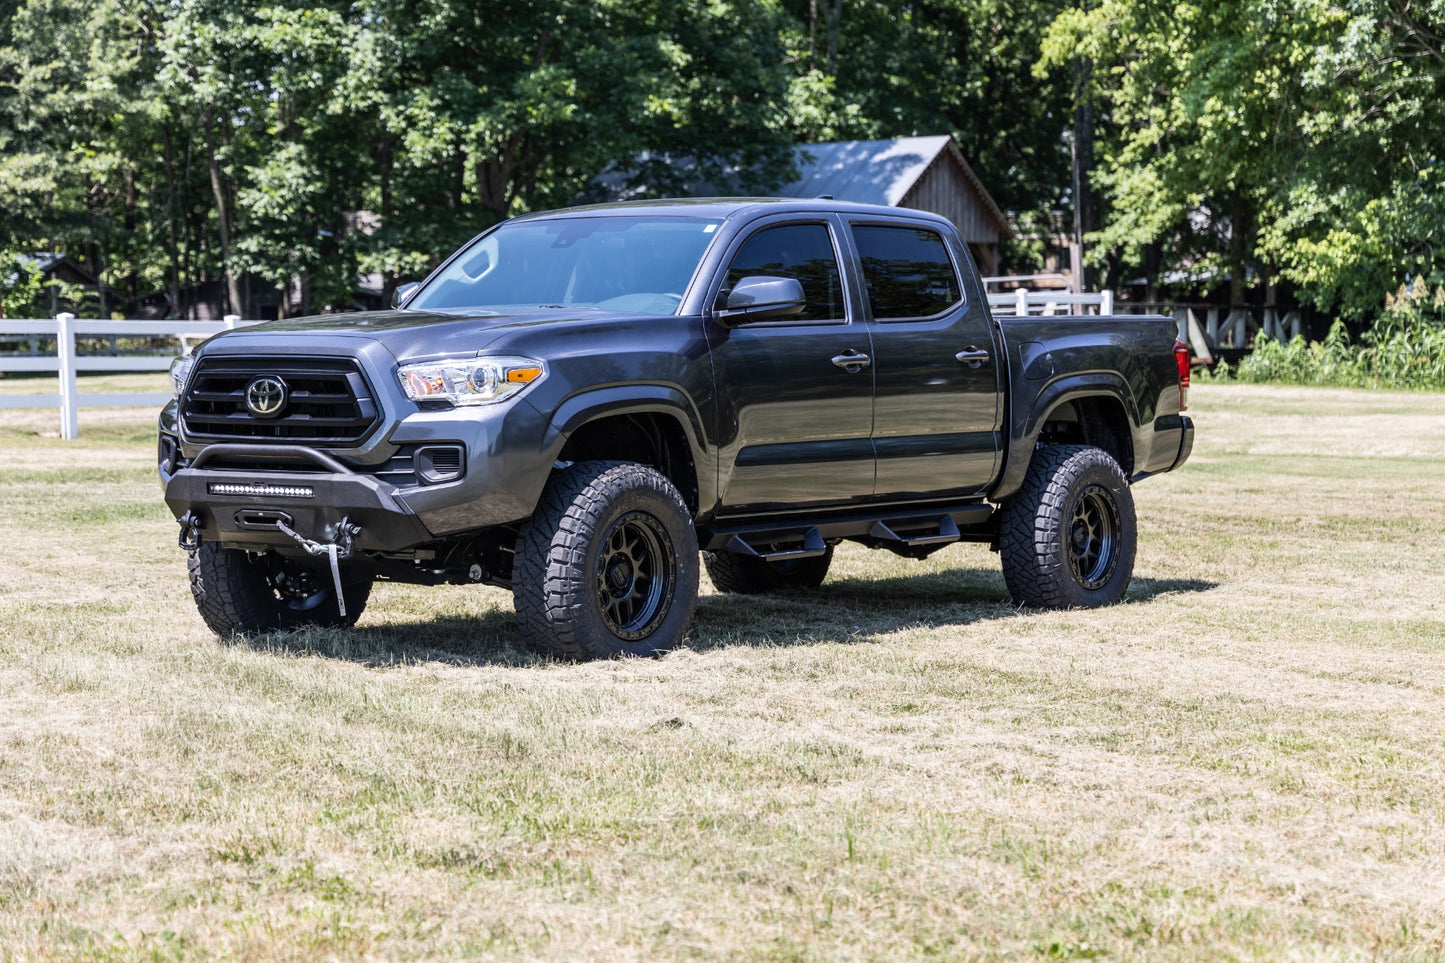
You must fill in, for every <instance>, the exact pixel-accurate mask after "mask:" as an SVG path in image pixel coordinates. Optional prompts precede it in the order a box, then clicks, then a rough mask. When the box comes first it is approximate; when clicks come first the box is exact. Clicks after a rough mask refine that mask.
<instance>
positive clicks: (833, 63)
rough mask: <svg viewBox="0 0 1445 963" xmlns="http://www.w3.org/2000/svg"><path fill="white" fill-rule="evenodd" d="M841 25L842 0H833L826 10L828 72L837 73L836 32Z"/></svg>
mask: <svg viewBox="0 0 1445 963" xmlns="http://www.w3.org/2000/svg"><path fill="white" fill-rule="evenodd" d="M842 26H843V0H834V2H833V6H832V7H831V8H830V9H829V10H828V73H829V74H831V75H833V76H835V77H836V76H837V75H838V33H839V31H840V30H841V29H842Z"/></svg>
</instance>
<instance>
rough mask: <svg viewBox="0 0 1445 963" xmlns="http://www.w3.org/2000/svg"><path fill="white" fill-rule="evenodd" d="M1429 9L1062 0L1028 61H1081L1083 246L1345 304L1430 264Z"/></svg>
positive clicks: (1378, 1) (1238, 292) (1248, 1)
mask: <svg viewBox="0 0 1445 963" xmlns="http://www.w3.org/2000/svg"><path fill="white" fill-rule="evenodd" d="M1442 14H1445V5H1442V4H1441V3H1440V2H1439V0H1433V2H1430V3H1420V2H1413V0H1351V2H1349V3H1347V4H1345V5H1340V4H1338V3H1335V2H1332V0H1218V2H1210V3H1202V2H1195V0H1187V2H1177V3H1173V4H1170V5H1168V6H1167V7H1164V6H1159V5H1157V4H1153V3H1147V2H1143V0H1099V2H1096V3H1093V4H1091V5H1090V6H1088V8H1087V9H1084V8H1078V9H1073V10H1068V11H1065V12H1064V13H1063V14H1061V15H1060V16H1059V17H1058V18H1057V19H1056V20H1055V21H1054V23H1053V25H1052V26H1051V28H1050V30H1049V32H1048V36H1047V38H1046V40H1045V44H1044V52H1045V61H1044V62H1045V63H1046V64H1051V65H1054V66H1058V65H1061V64H1063V63H1064V62H1066V61H1067V60H1068V59H1069V58H1072V57H1074V56H1078V55H1080V54H1082V55H1084V56H1088V57H1091V58H1093V60H1094V61H1095V63H1096V64H1097V65H1098V66H1097V69H1096V70H1095V73H1094V84H1093V86H1092V89H1091V90H1090V91H1088V93H1087V95H1088V96H1090V97H1094V98H1097V101H1098V102H1099V104H1100V105H1101V108H1102V112H1103V114H1104V117H1105V124H1104V130H1105V136H1104V139H1103V142H1102V150H1101V154H1100V162H1099V166H1098V168H1097V170H1096V171H1095V172H1094V176H1095V182H1096V184H1097V185H1098V186H1099V188H1100V190H1101V193H1102V195H1103V197H1104V200H1105V216H1104V224H1103V227H1102V229H1101V230H1100V231H1099V232H1098V233H1097V234H1096V235H1095V237H1094V238H1093V240H1094V242H1095V243H1096V244H1097V245H1098V248H1097V249H1098V250H1099V251H1100V256H1108V255H1110V254H1112V255H1114V256H1116V257H1118V258H1120V259H1122V260H1123V261H1124V262H1127V263H1130V264H1134V265H1141V266H1146V267H1148V268H1149V269H1150V270H1152V271H1153V272H1154V273H1156V274H1157V273H1162V272H1163V271H1165V270H1170V269H1173V268H1177V267H1180V266H1184V267H1189V268H1191V269H1193V270H1195V271H1196V272H1199V273H1203V272H1205V271H1210V270H1219V271H1225V272H1228V273H1229V275H1230V277H1231V279H1232V281H1233V289H1234V290H1233V294H1234V297H1235V299H1236V300H1237V299H1240V298H1241V297H1242V296H1243V290H1244V288H1245V287H1246V286H1247V285H1248V284H1251V283H1269V282H1270V281H1272V280H1274V279H1276V278H1284V279H1285V280H1289V281H1292V282H1294V283H1296V284H1298V285H1299V286H1300V290H1301V293H1302V295H1303V296H1304V297H1305V298H1307V299H1309V300H1311V301H1313V302H1314V303H1315V304H1317V305H1319V306H1320V307H1331V306H1339V307H1340V308H1341V309H1342V311H1343V312H1344V313H1346V314H1350V315H1355V316H1363V315H1367V314H1372V313H1378V312H1379V310H1380V309H1381V308H1382V306H1383V301H1384V297H1385V295H1386V294H1387V293H1388V292H1390V291H1392V290H1394V288H1395V286H1396V285H1397V284H1398V283H1399V282H1400V281H1401V280H1403V278H1404V276H1405V275H1406V274H1407V273H1410V272H1417V273H1426V274H1433V273H1438V270H1439V263H1440V262H1439V260H1438V258H1437V255H1435V254H1434V253H1433V247H1432V245H1431V238H1432V237H1433V236H1434V233H1435V232H1436V231H1438V225H1439V224H1440V223H1441V221H1440V217H1439V215H1440V202H1439V200H1438V198H1439V196H1440V192H1439V190H1438V184H1437V183H1436V179H1437V177H1438V174H1437V173H1436V171H1437V170H1438V163H1439V159H1440V158H1439V156H1438V155H1439V145H1440V144H1441V143H1445V126H1442V116H1445V115H1442V98H1441V96H1440V95H1441V93H1442V90H1441V81H1442V77H1445V70H1442V68H1445V60H1442V59H1441V54H1440V42H1439V37H1440V27H1441V24H1442ZM1442 254H1445V251H1442Z"/></svg>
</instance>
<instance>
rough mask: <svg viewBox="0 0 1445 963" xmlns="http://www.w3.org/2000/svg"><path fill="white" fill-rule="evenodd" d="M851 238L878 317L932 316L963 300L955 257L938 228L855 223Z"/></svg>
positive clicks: (898, 318) (870, 302) (874, 311)
mask: <svg viewBox="0 0 1445 963" xmlns="http://www.w3.org/2000/svg"><path fill="white" fill-rule="evenodd" d="M853 242H854V244H855V245H856V246H857V248H858V256H859V258H860V259H861V260H862V263H863V280H864V283H865V284H866V286H867V290H868V303H869V305H870V306H871V307H872V309H873V317H874V319H875V320H878V321H888V320H902V319H906V318H930V317H933V316H934V315H937V314H942V313H943V312H944V311H947V310H948V309H949V308H951V307H953V306H954V305H956V304H958V303H959V302H960V301H962V300H963V294H962V290H963V289H962V287H961V286H960V285H959V282H958V272H957V271H956V270H954V267H953V259H952V258H950V257H949V256H948V248H947V246H946V245H945V244H944V243H943V238H942V237H941V236H940V235H939V234H938V233H937V232H936V231H930V230H926V229H923V228H913V227H894V226H886V225H878V224H854V225H853Z"/></svg>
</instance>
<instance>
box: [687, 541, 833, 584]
mask: <svg viewBox="0 0 1445 963" xmlns="http://www.w3.org/2000/svg"><path fill="white" fill-rule="evenodd" d="M702 562H703V564H704V565H706V566H707V574H708V577H709V578H711V579H712V584H713V585H715V586H717V590H718V591H719V592H736V593H737V594H739V595H758V594H761V593H764V592H782V591H786V590H787V589H815V588H817V587H818V586H819V585H822V584H823V579H824V578H826V577H827V575H828V566H830V565H832V564H833V546H831V545H829V546H828V550H827V551H826V552H824V553H823V554H822V555H815V556H814V557H812V558H798V559H793V560H791V561H784V562H769V561H767V560H766V559H761V558H754V557H752V556H750V555H739V554H738V553H737V552H703V553H702Z"/></svg>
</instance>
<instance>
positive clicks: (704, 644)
mask: <svg viewBox="0 0 1445 963" xmlns="http://www.w3.org/2000/svg"><path fill="white" fill-rule="evenodd" d="M1215 587H1217V583H1214V582H1205V581H1201V580H1197V579H1150V578H1142V577H1136V578H1135V579H1134V581H1133V583H1132V584H1131V585H1130V587H1129V593H1128V595H1127V596H1126V600H1127V601H1126V604H1142V603H1146V602H1148V601H1150V600H1151V599H1154V598H1156V597H1158V596H1161V595H1168V594H1175V593H1199V592H1207V591H1209V590H1211V589H1213V588H1215ZM377 601H378V602H379V603H380V604H379V605H378V606H377V609H376V611H377V613H378V614H380V613H381V612H384V600H381V599H378V600H377ZM1015 617H1017V618H1029V617H1030V612H1029V611H1028V610H1021V609H1019V608H1018V607H1016V606H1015V605H1014V604H1013V602H1012V600H1011V599H1010V598H1009V595H1008V591H1007V590H1006V588H1005V587H1004V583H1003V578H1002V576H1001V575H1000V574H999V573H998V571H997V570H996V569H968V568H959V569H950V570H948V571H944V572H935V573H927V574H920V575H915V576H902V577H896V578H885V579H858V578H840V579H832V580H829V581H828V582H825V583H824V584H823V585H822V586H821V587H819V588H816V589H812V590H807V591H789V592H781V593H778V594H773V595H723V594H714V595H704V596H702V597H700V598H699V599H698V605H697V613H696V617H695V619H694V621H693V626H692V630H691V631H690V632H689V633H688V637H687V641H686V642H684V643H683V646H682V648H684V649H687V650H690V651H693V652H708V651H714V650H719V649H725V648H731V647H733V646H749V647H784V646H801V645H815V644H830V643H831V644H839V643H842V644H856V643H868V642H874V641H877V640H878V639H879V638H882V637H884V636H887V635H890V634H893V633H896V632H900V631H905V630H908V629H914V628H920V629H935V628H941V627H947V626H953V627H964V626H968V625H973V624H975V623H980V622H991V621H995V620H998V619H1005V618H1015ZM236 641H237V643H238V644H243V645H249V646H251V647H252V648H255V649H258V650H262V651H271V652H276V653H284V654H291V655H315V656H321V657H323V658H333V659H344V660H348V661H354V662H359V663H362V664H365V665H374V666H381V665H399V664H419V663H442V664H449V665H494V666H540V665H545V664H547V663H548V662H549V661H550V660H548V659H547V658H545V657H543V656H540V655H538V654H537V653H535V652H533V651H532V650H531V649H530V648H528V647H527V646H526V645H525V644H524V643H523V641H522V639H521V636H520V634H519V633H518V630H517V619H516V616H515V615H514V614H513V613H512V611H511V609H510V607H509V606H505V605H504V606H501V607H496V608H492V609H489V610H488V611H485V612H482V613H479V614H476V615H448V616H441V617H438V618H436V619H433V620H428V621H415V622H394V623H390V624H380V625H366V624H365V622H363V624H362V625H360V626H358V627H357V628H354V629H350V630H341V629H324V628H306V629H296V630H292V631H286V632H272V633H268V634H266V635H260V636H256V637H253V638H249V639H239V638H238V639H237V640H236Z"/></svg>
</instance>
